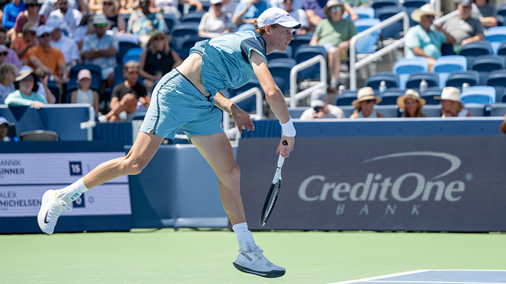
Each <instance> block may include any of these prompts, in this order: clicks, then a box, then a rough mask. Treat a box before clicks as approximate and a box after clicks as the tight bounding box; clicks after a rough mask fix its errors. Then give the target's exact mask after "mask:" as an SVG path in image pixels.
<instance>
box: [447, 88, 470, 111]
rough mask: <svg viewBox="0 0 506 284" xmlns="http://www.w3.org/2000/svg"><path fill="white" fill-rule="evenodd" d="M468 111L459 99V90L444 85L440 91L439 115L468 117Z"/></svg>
mask: <svg viewBox="0 0 506 284" xmlns="http://www.w3.org/2000/svg"><path fill="white" fill-rule="evenodd" d="M470 116H472V115H471V114H470V113H469V111H467V109H466V108H465V107H464V106H463V105H462V102H461V101H460V90H459V89H457V88H454V87H445V88H444V89H443V92H442V93H441V117H470Z"/></svg>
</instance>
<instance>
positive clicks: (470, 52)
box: [459, 41, 493, 56]
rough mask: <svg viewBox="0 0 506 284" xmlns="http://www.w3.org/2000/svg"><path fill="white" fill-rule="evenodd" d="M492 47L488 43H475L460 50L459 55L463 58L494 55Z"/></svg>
mask: <svg viewBox="0 0 506 284" xmlns="http://www.w3.org/2000/svg"><path fill="white" fill-rule="evenodd" d="M492 52H493V51H492V45H491V44H490V42H488V41H473V42H470V43H468V44H466V45H464V46H462V49H460V53H459V55H462V56H480V55H489V54H492Z"/></svg>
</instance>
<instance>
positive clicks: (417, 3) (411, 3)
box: [402, 0, 429, 8]
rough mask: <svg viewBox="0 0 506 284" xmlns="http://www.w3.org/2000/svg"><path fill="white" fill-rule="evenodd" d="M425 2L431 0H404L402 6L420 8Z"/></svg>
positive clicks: (427, 2)
mask: <svg viewBox="0 0 506 284" xmlns="http://www.w3.org/2000/svg"><path fill="white" fill-rule="evenodd" d="M425 4H429V0H404V2H403V3H402V6H404V7H413V8H420V7H422V6H423V5H425Z"/></svg>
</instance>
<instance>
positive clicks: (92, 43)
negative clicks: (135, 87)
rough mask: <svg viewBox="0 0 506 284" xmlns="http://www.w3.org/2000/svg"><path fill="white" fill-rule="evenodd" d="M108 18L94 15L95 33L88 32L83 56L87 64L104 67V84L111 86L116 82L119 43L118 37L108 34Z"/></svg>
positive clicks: (103, 88)
mask: <svg viewBox="0 0 506 284" xmlns="http://www.w3.org/2000/svg"><path fill="white" fill-rule="evenodd" d="M107 23H108V21H107V18H106V17H105V16H104V15H102V14H95V15H94V16H93V30H94V33H91V34H88V35H86V36H85V37H84V40H83V49H82V53H83V58H85V64H93V65H97V66H100V68H101V69H102V80H103V82H104V83H103V86H102V91H104V90H105V88H110V87H112V86H113V84H114V68H115V67H116V64H117V62H116V53H118V50H119V44H118V41H117V40H116V37H113V36H111V35H108V34H107V33H106V31H107Z"/></svg>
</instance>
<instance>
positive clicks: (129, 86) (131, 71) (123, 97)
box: [105, 61, 150, 122]
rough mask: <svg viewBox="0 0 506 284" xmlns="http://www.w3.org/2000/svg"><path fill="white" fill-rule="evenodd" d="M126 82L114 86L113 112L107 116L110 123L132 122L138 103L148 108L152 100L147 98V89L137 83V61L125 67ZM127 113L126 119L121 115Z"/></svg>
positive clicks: (129, 62) (130, 62) (128, 63)
mask: <svg viewBox="0 0 506 284" xmlns="http://www.w3.org/2000/svg"><path fill="white" fill-rule="evenodd" d="M123 75H124V76H125V78H126V80H125V82H122V83H119V84H118V85H116V86H114V89H113V90H112V97H111V104H110V106H111V111H110V112H109V113H108V114H106V115H105V118H106V119H107V120H108V121H109V122H115V121H121V120H131V118H132V116H133V114H134V113H135V111H136V108H137V102H140V104H142V106H143V107H148V106H149V102H150V98H149V96H147V93H146V88H144V87H143V86H142V85H140V84H138V83H137V79H138V78H139V64H138V63H137V62H135V61H128V62H127V63H126V64H125V65H124V66H123ZM123 112H125V113H126V118H125V117H123V119H122V118H120V117H122V116H123V115H120V114H121V113H123Z"/></svg>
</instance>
